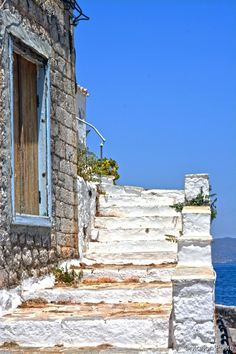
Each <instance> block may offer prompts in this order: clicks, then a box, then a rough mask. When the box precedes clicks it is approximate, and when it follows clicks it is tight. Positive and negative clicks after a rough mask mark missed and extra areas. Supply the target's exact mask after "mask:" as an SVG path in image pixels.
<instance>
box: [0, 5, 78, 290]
mask: <svg viewBox="0 0 236 354" xmlns="http://www.w3.org/2000/svg"><path fill="white" fill-rule="evenodd" d="M69 16H70V14H69V12H68V10H65V9H64V3H63V1H62V0H48V1H46V2H45V1H41V0H9V1H7V2H6V3H5V5H4V8H3V9H1V11H0V146H1V150H0V288H4V287H8V286H14V285H16V284H17V283H19V281H20V280H21V279H22V278H26V277H28V276H32V275H35V276H39V275H43V274H45V273H47V272H48V270H49V269H50V268H51V267H53V266H54V265H55V264H56V262H57V260H58V259H60V258H68V257H76V256H77V255H78V225H77V224H78V222H77V219H78V211H77V194H76V188H77V166H76V163H77V131H76V120H75V80H74V77H75V75H74V44H73V27H72V26H71V24H70V18H69ZM10 35H12V36H14V37H15V38H18V39H20V41H21V42H23V43H24V44H25V45H26V46H28V47H29V48H30V49H31V50H33V51H35V52H37V53H38V54H40V55H42V56H43V57H45V58H47V59H48V62H49V64H50V82H51V84H50V99H51V104H50V110H51V115H50V116H51V165H52V223H51V227H36V226H19V225H13V224H12V216H13V215H12V204H11V200H12V191H11V173H12V171H11V150H10V146H11V133H10V132H11V126H10V104H11V102H10V90H9V82H10V72H9V71H10V64H9V36H10Z"/></svg>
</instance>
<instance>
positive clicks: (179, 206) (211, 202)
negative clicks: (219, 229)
mask: <svg viewBox="0 0 236 354" xmlns="http://www.w3.org/2000/svg"><path fill="white" fill-rule="evenodd" d="M215 196H216V194H209V195H205V194H204V193H203V191H202V189H201V191H200V193H199V194H198V195H197V196H196V197H195V198H193V199H191V200H187V199H185V201H184V202H183V203H176V204H174V205H170V207H171V208H174V209H175V210H176V211H177V212H182V210H183V208H184V207H185V206H209V207H210V208H211V221H212V220H214V219H215V218H216V216H217V210H216V202H217V198H215Z"/></svg>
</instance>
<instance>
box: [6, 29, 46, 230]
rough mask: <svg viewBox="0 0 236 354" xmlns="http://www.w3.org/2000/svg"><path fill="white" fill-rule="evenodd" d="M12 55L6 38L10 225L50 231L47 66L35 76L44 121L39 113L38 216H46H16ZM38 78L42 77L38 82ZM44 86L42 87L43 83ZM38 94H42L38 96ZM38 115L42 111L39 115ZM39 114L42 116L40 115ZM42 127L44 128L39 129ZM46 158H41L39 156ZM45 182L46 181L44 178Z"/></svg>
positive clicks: (10, 40) (10, 42)
mask: <svg viewBox="0 0 236 354" xmlns="http://www.w3.org/2000/svg"><path fill="white" fill-rule="evenodd" d="M13 52H14V40H13V39H12V37H11V36H9V62H10V111H11V196H12V197H11V203H12V224H16V225H26V226H41V227H51V216H52V192H51V188H52V182H51V181H52V177H51V121H50V65H49V62H48V61H47V64H46V65H44V67H41V69H40V70H39V73H38V93H39V105H42V106H43V115H44V119H43V120H42V117H41V114H39V113H38V124H39V149H38V156H39V173H38V176H39V188H44V190H43V191H42V192H43V193H44V201H43V202H44V203H43V206H42V205H40V208H39V209H40V213H41V214H43V213H46V214H47V215H45V216H44V215H27V214H18V213H16V210H15V186H14V184H15V183H14V107H13V102H14V100H13ZM40 75H41V76H42V77H41V78H40ZM42 82H43V83H42ZM40 91H41V92H40ZM39 112H41V111H39ZM41 113H42V112H41ZM42 124H45V128H44V129H42ZM43 154H44V155H46V159H45V156H44V158H43V156H42V155H43ZM42 171H45V173H46V177H47V178H46V181H47V182H46V184H45V182H43V180H42V178H43V177H42ZM44 179H45V178H44Z"/></svg>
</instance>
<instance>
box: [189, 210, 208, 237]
mask: <svg viewBox="0 0 236 354" xmlns="http://www.w3.org/2000/svg"><path fill="white" fill-rule="evenodd" d="M182 219H183V234H184V235H186V236H187V235H193V236H196V237H198V236H209V235H210V227H211V209H210V207H209V206H186V207H184V208H183V210H182Z"/></svg>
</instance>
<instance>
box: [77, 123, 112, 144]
mask: <svg viewBox="0 0 236 354" xmlns="http://www.w3.org/2000/svg"><path fill="white" fill-rule="evenodd" d="M76 119H77V120H78V121H79V122H81V123H84V124H86V125H88V126H89V127H91V128H93V130H94V131H95V132H96V133H97V135H98V136H99V137H100V138H101V139H102V142H103V143H105V141H106V139H105V138H104V137H103V136H102V134H101V133H100V132H99V131H98V130H97V128H96V127H95V126H94V125H93V124H91V123H88V122H86V120H83V119H81V118H79V117H76Z"/></svg>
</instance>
